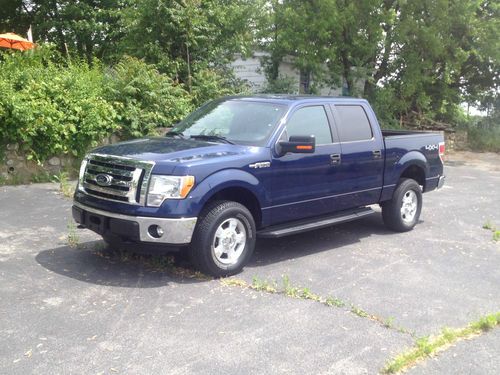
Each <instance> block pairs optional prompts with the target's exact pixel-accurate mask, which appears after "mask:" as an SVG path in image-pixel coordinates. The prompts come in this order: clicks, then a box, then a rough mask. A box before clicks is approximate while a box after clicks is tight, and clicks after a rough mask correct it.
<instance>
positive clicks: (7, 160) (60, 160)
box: [0, 143, 79, 184]
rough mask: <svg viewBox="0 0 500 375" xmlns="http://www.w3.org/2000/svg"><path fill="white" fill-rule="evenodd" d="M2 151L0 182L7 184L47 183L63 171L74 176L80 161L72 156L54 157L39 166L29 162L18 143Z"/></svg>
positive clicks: (31, 161) (0, 157) (9, 145)
mask: <svg viewBox="0 0 500 375" xmlns="http://www.w3.org/2000/svg"><path fill="white" fill-rule="evenodd" d="M1 151H2V152H1V154H0V182H3V183H7V184H8V183H15V184H18V183H28V182H32V181H45V180H47V179H48V178H50V177H52V176H54V175H58V174H59V173H61V172H62V171H66V172H70V174H74V173H75V170H76V169H78V162H79V160H77V159H76V158H75V157H74V156H71V155H57V156H53V157H51V158H49V159H48V160H47V161H46V162H45V163H43V164H38V163H36V162H35V161H33V160H28V158H27V157H26V153H25V152H23V150H21V149H20V147H19V145H18V144H17V143H13V144H8V145H6V146H5V148H4V150H1Z"/></svg>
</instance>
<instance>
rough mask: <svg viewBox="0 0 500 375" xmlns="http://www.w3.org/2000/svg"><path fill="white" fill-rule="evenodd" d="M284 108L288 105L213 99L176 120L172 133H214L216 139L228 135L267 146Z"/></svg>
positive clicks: (239, 140) (183, 134) (190, 135)
mask: <svg viewBox="0 0 500 375" xmlns="http://www.w3.org/2000/svg"><path fill="white" fill-rule="evenodd" d="M285 111H286V107H285V106H283V105H278V104H273V103H262V102H252V101H242V100H231V99H227V100H224V99H223V100H214V101H212V102H209V103H207V104H205V105H203V106H202V107H200V108H199V109H197V110H196V111H194V112H193V113H191V114H190V115H189V116H188V117H186V118H185V119H184V120H183V121H181V122H180V123H179V124H177V125H176V126H175V127H174V128H173V129H172V134H179V135H182V136H183V137H187V138H189V137H193V138H195V137H196V136H200V135H201V136H205V137H206V138H209V136H214V138H213V140H214V141H217V138H219V139H221V140H222V139H223V138H225V139H226V140H227V141H229V142H232V143H239V144H245V145H251V146H264V145H265V144H266V141H267V139H268V137H269V136H270V134H271V132H272V130H273V129H274V126H275V125H276V123H277V122H278V120H279V119H280V118H281V117H282V116H283V114H284V113H285ZM221 137H222V138H221Z"/></svg>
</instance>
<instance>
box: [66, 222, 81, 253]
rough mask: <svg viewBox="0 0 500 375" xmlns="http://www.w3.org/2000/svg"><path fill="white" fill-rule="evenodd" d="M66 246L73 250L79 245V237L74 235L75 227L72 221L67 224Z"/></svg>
mask: <svg viewBox="0 0 500 375" xmlns="http://www.w3.org/2000/svg"><path fill="white" fill-rule="evenodd" d="M67 239H68V245H69V247H72V248H75V247H77V246H78V244H79V243H80V237H79V236H78V234H77V233H76V225H75V223H74V222H73V221H69V222H68V237H67Z"/></svg>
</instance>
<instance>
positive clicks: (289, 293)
mask: <svg viewBox="0 0 500 375" xmlns="http://www.w3.org/2000/svg"><path fill="white" fill-rule="evenodd" d="M220 282H221V284H222V285H224V286H236V287H240V288H249V289H253V290H257V291H261V292H267V293H271V294H282V295H284V296H286V297H290V298H297V299H304V300H311V301H315V302H318V303H321V304H323V305H325V306H328V307H338V308H342V307H344V306H346V303H345V302H344V301H342V300H341V299H339V298H336V297H332V296H327V297H323V296H321V295H319V294H316V293H314V292H312V291H311V289H309V288H306V287H298V286H294V285H292V283H291V282H290V278H289V277H288V276H286V275H284V276H283V278H282V285H283V286H282V288H281V289H278V286H277V283H276V281H274V280H273V281H268V280H263V279H261V278H259V277H257V276H254V277H253V279H252V283H251V284H248V283H247V282H246V281H245V280H241V279H237V278H234V277H231V278H225V279H221V281H220ZM350 306H351V307H350V310H349V311H350V312H351V313H353V314H355V315H357V316H359V317H361V318H367V319H370V320H373V321H376V322H378V323H379V324H381V325H382V326H384V327H385V328H388V329H394V330H396V331H398V332H401V333H405V334H410V335H412V336H414V334H413V333H412V332H410V331H408V330H407V329H405V328H401V327H395V326H394V324H393V322H394V318H392V317H391V318H389V319H386V320H384V319H382V318H380V317H378V316H376V315H372V314H369V313H367V312H366V311H365V310H363V309H361V308H359V307H357V306H355V305H350Z"/></svg>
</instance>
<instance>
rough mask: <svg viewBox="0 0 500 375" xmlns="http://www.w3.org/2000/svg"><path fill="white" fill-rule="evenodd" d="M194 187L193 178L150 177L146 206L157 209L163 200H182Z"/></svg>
mask: <svg viewBox="0 0 500 375" xmlns="http://www.w3.org/2000/svg"><path fill="white" fill-rule="evenodd" d="M193 186H194V177H193V176H160V175H153V176H151V181H150V183H149V191H148V206H153V207H159V206H161V204H162V203H163V201H164V200H165V199H183V198H186V196H187V195H188V194H189V192H190V191H191V188H192V187H193Z"/></svg>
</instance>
